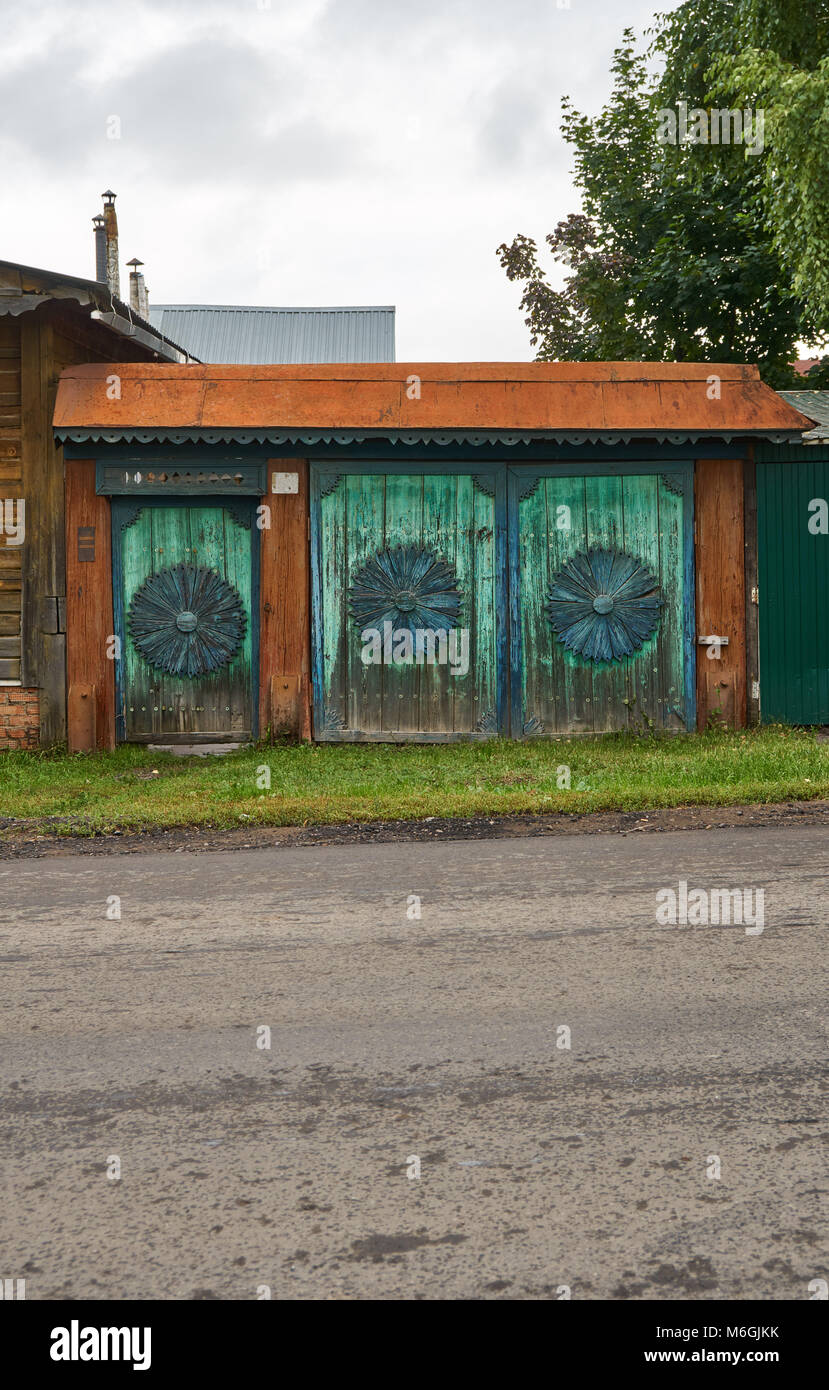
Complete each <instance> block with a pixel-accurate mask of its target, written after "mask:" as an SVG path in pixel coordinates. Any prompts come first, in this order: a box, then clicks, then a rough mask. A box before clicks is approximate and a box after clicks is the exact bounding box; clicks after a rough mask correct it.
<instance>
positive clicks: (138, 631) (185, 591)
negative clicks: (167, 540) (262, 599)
mask: <svg viewBox="0 0 829 1390" xmlns="http://www.w3.org/2000/svg"><path fill="white" fill-rule="evenodd" d="M246 623H247V618H246V615H245V610H244V607H243V604H242V599H241V597H240V596H239V594H238V593H237V591H236V590H235V589H234V588H233V586H232V585H231V584H228V582H227V580H225V579H223V578H222V576H221V575H220V574H217V573H216V571H215V570H211V569H207V568H206V567H204V566H197V565H171V566H170V567H169V568H168V569H163V570H159V572H158V573H157V574H153V575H151V576H150V578H149V579H147V580H146V581H145V582H144V583H143V584H142V585H141V588H140V589H138V590H137V591H136V593H135V594H134V595H133V599H132V602H131V604H130V607H129V613H128V615H127V625H128V628H129V634H130V637H131V638H132V641H133V643H134V645H135V647H136V650H137V651H138V653H139V655H140V656H142V657H143V659H144V660H145V661H146V662H147V664H148V666H152V667H153V668H154V669H155V670H157V671H166V672H167V673H168V675H171V676H179V677H187V678H189V679H192V678H193V677H198V676H207V675H210V674H212V673H213V672H214V671H219V670H221V668H222V667H223V666H226V665H227V664H228V662H230V661H232V660H233V657H234V656H235V655H236V652H237V651H238V650H239V647H240V645H241V642H242V639H243V637H244V635H245V626H246Z"/></svg>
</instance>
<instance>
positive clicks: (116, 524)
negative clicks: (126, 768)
mask: <svg viewBox="0 0 829 1390" xmlns="http://www.w3.org/2000/svg"><path fill="white" fill-rule="evenodd" d="M254 505H255V503H254V501H253V500H252V499H240V500H238V501H237V500H235V499H234V502H233V503H232V504H223V502H222V499H220V498H218V499H199V503H198V504H196V505H193V504H191V502H190V499H188V498H182V499H181V501H180V502H179V503H173V502H171V501H169V500H167V499H165V501H164V503H163V504H161V505H157V504H155V503H154V502H152V501H149V500H148V501H147V502H141V503H138V502H136V501H135V500H133V499H129V500H126V499H125V500H121V499H118V500H115V501H113V506H112V521H113V586H114V599H115V625H116V636H117V638H118V640H119V641H120V645H121V659H120V660H119V661H117V663H116V672H117V716H118V719H117V723H118V736H119V738H120V739H122V740H123V739H126V740H133V741H137V742H141V741H149V740H154V739H157V738H164V739H169V740H171V741H176V740H179V741H185V742H186V741H189V740H193V741H196V742H198V741H199V740H207V739H217V740H222V739H228V740H231V741H235V740H245V739H248V738H250V737H252V736H253V735H255V733H256V721H255V711H256V700H255V693H256V692H255V687H256V653H257V643H256V638H257V632H258V618H257V610H258V592H257V589H258V585H257V575H258V570H257V564H256V561H257V556H258V547H256V546H254V545H252V543H251V542H252V520H253V512H254ZM253 534H255V531H253Z"/></svg>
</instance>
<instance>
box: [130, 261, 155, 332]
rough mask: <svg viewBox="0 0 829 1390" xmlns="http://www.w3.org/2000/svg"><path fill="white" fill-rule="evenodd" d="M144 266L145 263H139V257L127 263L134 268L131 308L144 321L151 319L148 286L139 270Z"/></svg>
mask: <svg viewBox="0 0 829 1390" xmlns="http://www.w3.org/2000/svg"><path fill="white" fill-rule="evenodd" d="M143 264H144V262H143V261H139V259H138V257H137V256H133V258H132V260H131V261H127V265H129V266H132V270H131V271H130V307H131V308H132V309H134V310H135V313H136V314H138V315H139V316H140V317H141V318H142V319H149V317H150V301H149V296H148V294H147V286H146V284H145V283H144V274H143V272H142V271H140V270H139V269H138V267H139V266H140V265H143Z"/></svg>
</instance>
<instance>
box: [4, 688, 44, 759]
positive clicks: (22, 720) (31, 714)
mask: <svg viewBox="0 0 829 1390" xmlns="http://www.w3.org/2000/svg"><path fill="white" fill-rule="evenodd" d="M39 728H40V710H39V694H38V691H37V690H22V689H21V688H20V686H19V685H0V748H7V749H12V748H37V744H38V733H39Z"/></svg>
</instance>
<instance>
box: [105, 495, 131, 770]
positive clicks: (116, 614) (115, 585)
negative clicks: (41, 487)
mask: <svg viewBox="0 0 829 1390" xmlns="http://www.w3.org/2000/svg"><path fill="white" fill-rule="evenodd" d="M134 510H135V504H134V502H130V501H123V502H122V501H120V500H119V499H118V498H113V500H112V502H111V504H110V521H111V526H112V616H113V624H112V625H113V627H114V629H115V636H116V637H117V638H118V640H119V649H120V652H121V657H120V659H119V660H118V661H116V663H115V742H116V743H125V742H126V737H127V711H126V700H125V698H124V677H123V670H124V653H125V652H126V649H127V641H126V633H125V626H124V565H123V556H122V551H121V533H122V530H123V523H124V521H125V520H126V518H127V517H128V516H129V515H130V514H131V513H132V512H133V511H134Z"/></svg>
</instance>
